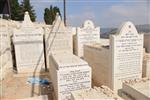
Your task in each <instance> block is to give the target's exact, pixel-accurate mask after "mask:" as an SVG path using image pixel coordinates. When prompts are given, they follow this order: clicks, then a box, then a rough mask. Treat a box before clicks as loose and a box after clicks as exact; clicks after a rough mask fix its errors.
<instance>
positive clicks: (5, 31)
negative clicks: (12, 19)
mask: <svg viewBox="0 0 150 100" xmlns="http://www.w3.org/2000/svg"><path fill="white" fill-rule="evenodd" d="M0 22H2V23H1V24H0V70H1V71H0V80H1V79H3V78H5V76H6V75H7V72H8V68H12V55H11V45H10V44H11V43H10V34H9V26H8V23H7V22H6V21H5V20H3V19H0Z"/></svg>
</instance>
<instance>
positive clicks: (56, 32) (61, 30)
mask: <svg viewBox="0 0 150 100" xmlns="http://www.w3.org/2000/svg"><path fill="white" fill-rule="evenodd" d="M45 32H46V33H47V34H45V47H46V60H47V67H49V61H50V60H49V56H50V54H51V53H52V52H63V51H68V52H71V53H72V52H73V44H72V28H71V27H67V26H65V25H64V22H63V21H62V20H61V17H60V16H59V15H58V14H57V15H56V18H55V21H54V22H53V25H52V26H51V27H47V28H45Z"/></svg>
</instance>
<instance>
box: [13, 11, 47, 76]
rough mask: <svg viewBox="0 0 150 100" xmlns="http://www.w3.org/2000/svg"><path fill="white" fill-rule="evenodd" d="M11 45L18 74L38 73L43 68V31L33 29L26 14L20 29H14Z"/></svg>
mask: <svg viewBox="0 0 150 100" xmlns="http://www.w3.org/2000/svg"><path fill="white" fill-rule="evenodd" d="M13 32H14V34H13V43H14V47H15V56H16V64H17V70H18V73H28V72H40V71H41V70H43V69H44V67H45V61H44V47H43V33H44V31H43V29H42V28H36V27H34V24H33V23H32V22H31V20H30V17H29V14H28V12H25V16H24V21H23V22H22V25H21V27H20V29H14V31H13Z"/></svg>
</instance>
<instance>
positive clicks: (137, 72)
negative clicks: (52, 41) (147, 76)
mask: <svg viewBox="0 0 150 100" xmlns="http://www.w3.org/2000/svg"><path fill="white" fill-rule="evenodd" d="M110 51H111V52H110V53H111V54H110V57H111V71H110V72H111V76H110V79H111V80H110V81H111V82H112V83H111V84H112V87H111V88H112V89H113V90H117V89H120V88H121V87H122V82H123V81H124V80H127V79H134V78H141V76H142V61H143V34H139V33H138V32H137V30H136V28H135V26H134V25H133V24H132V23H131V22H125V23H124V24H123V25H122V26H121V28H120V29H119V30H118V32H117V34H115V35H111V36H110Z"/></svg>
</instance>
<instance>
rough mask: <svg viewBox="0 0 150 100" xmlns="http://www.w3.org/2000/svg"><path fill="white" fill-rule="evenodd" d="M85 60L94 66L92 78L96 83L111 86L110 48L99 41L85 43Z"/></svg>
mask: <svg viewBox="0 0 150 100" xmlns="http://www.w3.org/2000/svg"><path fill="white" fill-rule="evenodd" d="M84 60H85V61H87V62H88V63H89V65H90V66H91V67H92V80H93V83H94V85H96V86H101V85H103V84H105V85H107V86H109V83H110V82H109V74H110V72H109V69H110V68H109V63H110V61H109V49H108V48H104V47H102V45H101V44H99V43H91V44H88V45H84Z"/></svg>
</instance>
